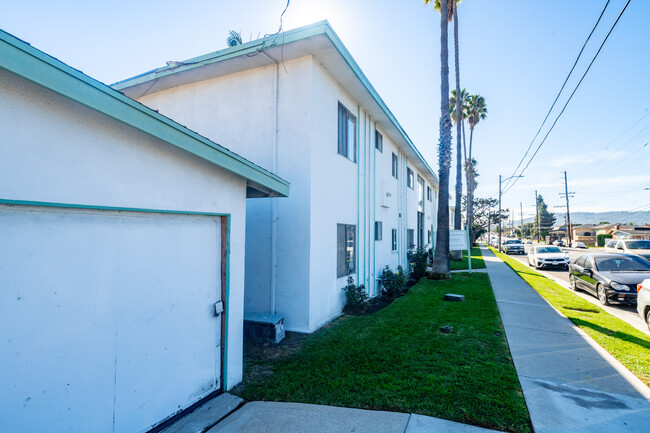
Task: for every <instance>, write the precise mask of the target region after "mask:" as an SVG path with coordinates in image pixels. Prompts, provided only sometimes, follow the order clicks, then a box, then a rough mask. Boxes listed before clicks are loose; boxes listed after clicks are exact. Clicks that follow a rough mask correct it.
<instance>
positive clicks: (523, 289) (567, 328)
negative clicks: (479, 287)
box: [481, 248, 650, 433]
mask: <svg viewBox="0 0 650 433" xmlns="http://www.w3.org/2000/svg"><path fill="white" fill-rule="evenodd" d="M481 251H482V253H483V258H484V260H485V262H486V265H487V269H488V274H489V276H490V281H491V283H492V288H493V289H494V295H495V297H496V300H497V304H498V307H499V312H500V313H501V320H502V321H503V326H504V328H505V332H506V337H507V339H508V344H509V345H510V352H511V353H512V357H513V360H514V364H515V368H516V370H517V375H518V376H519V381H520V382H521V386H522V389H523V392H524V397H525V399H526V404H527V406H528V411H529V412H530V417H531V420H532V423H533V428H534V430H535V432H536V433H547V432H554V433H555V432H576V433H578V432H580V433H583V432H584V433H597V432H607V433H610V432H639V433H641V432H648V431H650V390H648V388H647V387H646V386H645V385H644V384H643V383H642V382H641V381H639V380H638V379H637V378H636V377H635V376H633V375H632V374H631V373H630V372H629V371H627V370H626V369H625V368H624V367H623V366H621V365H620V363H618V362H617V361H616V360H614V359H613V358H612V357H611V356H610V355H609V354H607V353H606V352H605V351H604V350H602V348H600V347H599V346H597V345H596V344H595V343H594V342H593V340H591V338H589V337H588V336H587V335H586V334H585V333H584V332H582V331H581V330H580V329H578V328H577V327H576V326H575V325H574V324H573V323H572V322H571V321H570V320H568V319H567V318H566V317H564V316H563V315H562V314H560V313H559V312H558V311H557V310H555V309H554V308H553V307H552V306H551V305H550V304H548V303H547V302H546V301H545V300H544V299H543V298H542V297H541V296H540V295H539V294H538V293H537V292H536V291H535V290H534V289H533V288H532V287H531V286H530V285H529V284H527V283H526V282H525V281H524V280H522V279H521V278H520V277H519V276H518V275H517V274H516V273H515V272H514V271H512V269H510V267H508V266H507V265H506V264H505V263H503V262H502V261H501V260H500V259H499V258H497V257H496V256H495V255H494V254H493V253H492V252H491V251H490V250H488V249H487V248H481Z"/></svg>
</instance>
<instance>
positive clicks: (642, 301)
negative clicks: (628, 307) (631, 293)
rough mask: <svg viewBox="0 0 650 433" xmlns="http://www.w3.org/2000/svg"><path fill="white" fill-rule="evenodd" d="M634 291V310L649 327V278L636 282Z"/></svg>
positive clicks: (649, 327)
mask: <svg viewBox="0 0 650 433" xmlns="http://www.w3.org/2000/svg"><path fill="white" fill-rule="evenodd" d="M636 291H637V292H638V296H637V298H636V310H637V311H638V312H639V315H640V316H641V317H642V318H643V320H645V323H646V324H647V325H648V329H650V280H643V282H642V283H641V284H637V286H636Z"/></svg>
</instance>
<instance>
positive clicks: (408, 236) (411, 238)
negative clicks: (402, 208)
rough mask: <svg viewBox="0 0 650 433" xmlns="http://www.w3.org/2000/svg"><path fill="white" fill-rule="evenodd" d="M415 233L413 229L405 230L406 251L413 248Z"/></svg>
mask: <svg viewBox="0 0 650 433" xmlns="http://www.w3.org/2000/svg"><path fill="white" fill-rule="evenodd" d="M414 235H415V232H414V230H413V229H408V230H406V243H407V245H408V249H409V250H410V249H413V248H415V243H414V237H415V236H414Z"/></svg>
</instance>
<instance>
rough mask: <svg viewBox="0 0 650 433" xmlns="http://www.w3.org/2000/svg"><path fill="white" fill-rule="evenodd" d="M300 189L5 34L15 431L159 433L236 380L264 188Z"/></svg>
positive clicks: (1, 184) (6, 355)
mask: <svg viewBox="0 0 650 433" xmlns="http://www.w3.org/2000/svg"><path fill="white" fill-rule="evenodd" d="M214 126H215V128H217V125H214ZM217 129H218V128H217ZM256 143H257V144H262V143H261V142H260V141H257V142H256ZM288 193H289V184H288V183H287V182H286V181H285V180H283V179H281V178H279V177H278V176H277V175H274V174H272V173H270V172H268V171H266V170H264V169H262V168H260V167H259V166H257V165H255V164H253V163H251V162H250V161H247V160H246V159H244V158H242V157H241V156H238V155H236V154H234V153H232V152H230V151H228V150H227V149H225V148H223V147H221V146H220V145H218V144H216V143H215V142H213V141H210V140H208V139H206V138H205V137H202V136H200V135H199V134H197V133H195V132H193V131H191V130H189V129H187V128H185V127H183V126H181V125H180V124H178V123H176V122H174V121H173V120H170V119H169V118H166V117H164V116H162V115H160V114H158V113H156V112H155V111H153V110H151V109H149V108H147V107H145V106H144V105H142V104H140V103H138V102H135V101H133V100H132V99H130V98H127V97H125V96H124V95H122V94H121V93H119V92H117V91H115V90H113V89H111V88H110V87H108V86H106V85H104V84H102V83H99V82H98V81H95V80H93V79H91V78H90V77H88V76H86V75H84V74H83V73H81V72H79V71H77V70H75V69H73V68H71V67H69V66H67V65H65V64H63V63H62V62H60V61H58V60H56V59H54V58H52V57H50V56H48V55H46V54H44V53H43V52H41V51H38V50H37V49H35V48H33V47H32V46H30V45H29V44H27V43H25V42H23V41H20V40H19V39H16V38H15V37H13V36H11V35H9V34H7V33H4V32H2V31H0V288H1V290H0V360H1V361H0V365H1V366H2V369H0V389H2V393H1V394H0V431H3V432H36V431H88V432H116V431H120V432H123V431H129V432H136V431H145V430H148V429H150V428H151V427H153V426H156V425H158V424H159V423H160V422H162V421H163V420H165V419H167V418H168V417H170V416H173V415H174V414H176V413H177V412H179V411H182V410H183V409H185V408H188V407H189V406H191V405H193V404H195V403H196V402H197V401H200V400H202V399H204V398H208V397H210V396H211V395H213V394H214V393H216V392H219V391H220V390H223V389H228V388H231V387H232V386H234V385H236V384H237V383H238V382H239V381H240V380H241V377H242V344H243V343H242V339H243V337H242V336H243V310H244V244H245V219H246V216H245V214H246V206H247V204H248V203H254V202H255V201H258V200H259V201H264V200H262V199H258V198H256V199H254V200H252V199H251V200H250V201H247V200H246V199H247V198H251V197H270V196H273V197H277V196H286V195H288ZM266 200H269V199H266Z"/></svg>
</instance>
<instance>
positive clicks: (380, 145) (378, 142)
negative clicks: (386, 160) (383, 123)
mask: <svg viewBox="0 0 650 433" xmlns="http://www.w3.org/2000/svg"><path fill="white" fill-rule="evenodd" d="M375 149H377V150H378V151H380V152H383V151H384V136H383V135H381V133H380V132H379V131H377V130H376V129H375Z"/></svg>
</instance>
